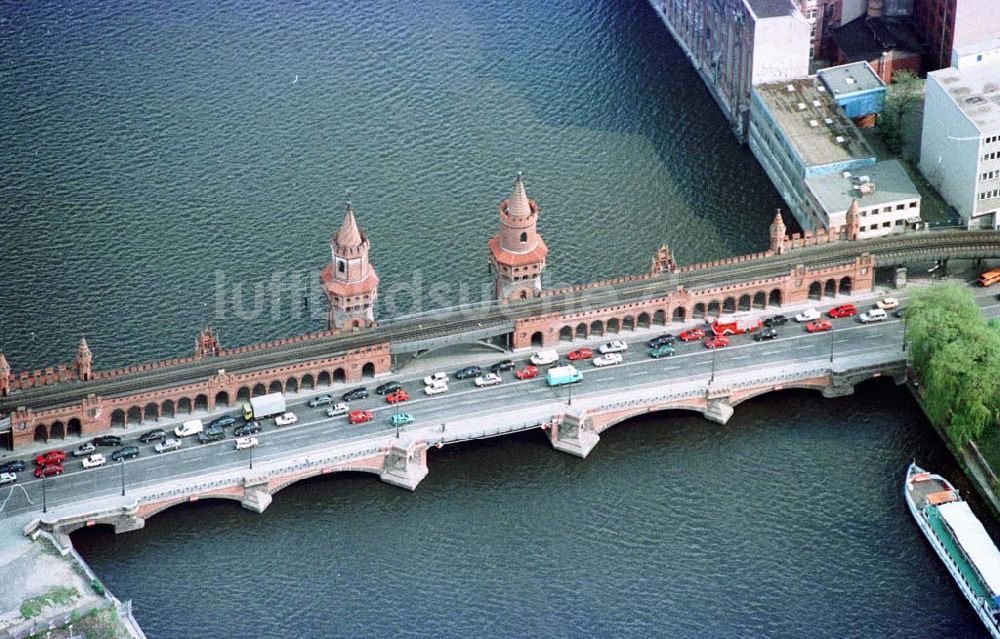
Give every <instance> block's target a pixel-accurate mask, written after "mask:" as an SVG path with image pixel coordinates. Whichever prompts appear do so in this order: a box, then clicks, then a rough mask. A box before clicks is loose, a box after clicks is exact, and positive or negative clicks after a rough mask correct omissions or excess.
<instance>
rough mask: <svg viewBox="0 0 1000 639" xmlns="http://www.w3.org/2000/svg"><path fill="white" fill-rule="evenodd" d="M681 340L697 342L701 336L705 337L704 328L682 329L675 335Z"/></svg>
mask: <svg viewBox="0 0 1000 639" xmlns="http://www.w3.org/2000/svg"><path fill="white" fill-rule="evenodd" d="M677 337H678V338H680V340H681V341H682V342H697V341H698V340H700V339H701V338H702V337H705V329H703V328H692V329H691V330H687V331H684V332H683V333H681V334H680V335H678V336H677Z"/></svg>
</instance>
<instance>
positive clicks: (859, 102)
mask: <svg viewBox="0 0 1000 639" xmlns="http://www.w3.org/2000/svg"><path fill="white" fill-rule="evenodd" d="M816 76H817V77H819V79H820V80H821V81H822V82H823V86H825V87H826V89H827V91H829V92H830V95H831V96H833V99H834V101H835V102H836V103H837V104H838V105H839V106H840V108H842V109H843V110H844V113H846V114H847V117H849V118H851V119H852V120H853V121H854V123H855V124H857V125H859V126H873V125H874V124H875V121H874V120H875V116H876V115H877V114H879V113H881V112H882V110H883V109H884V108H885V82H883V81H882V79H881V78H880V77H879V76H878V75H877V74H876V73H875V70H874V69H872V68H871V65H869V64H868V63H867V62H854V63H851V64H843V65H841V66H839V67H830V68H827V69H820V70H819V71H817V72H816Z"/></svg>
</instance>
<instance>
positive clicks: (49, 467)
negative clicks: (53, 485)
mask: <svg viewBox="0 0 1000 639" xmlns="http://www.w3.org/2000/svg"><path fill="white" fill-rule="evenodd" d="M62 471H63V467H62V464H45V465H44V466H39V467H38V468H36V469H35V477H38V478H41V476H42V475H45V476H46V477H51V476H52V475H62Z"/></svg>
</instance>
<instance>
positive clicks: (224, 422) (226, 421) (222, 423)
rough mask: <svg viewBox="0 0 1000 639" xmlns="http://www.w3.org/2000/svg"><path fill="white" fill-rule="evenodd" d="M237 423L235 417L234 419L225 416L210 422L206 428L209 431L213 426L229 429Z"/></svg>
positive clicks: (230, 416)
mask: <svg viewBox="0 0 1000 639" xmlns="http://www.w3.org/2000/svg"><path fill="white" fill-rule="evenodd" d="M235 423H236V418H235V417H233V416H232V415H223V416H222V417H217V418H216V419H213V420H212V421H210V422H208V426H206V428H208V429H209V430H211V428H212V427H213V426H218V427H219V428H229V427H230V426H232V425H233V424H235Z"/></svg>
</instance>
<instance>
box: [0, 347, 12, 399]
mask: <svg viewBox="0 0 1000 639" xmlns="http://www.w3.org/2000/svg"><path fill="white" fill-rule="evenodd" d="M9 394H10V363H9V362H8V361H7V357H6V356H5V355H4V354H3V351H0V397H3V396H5V395H9Z"/></svg>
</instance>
